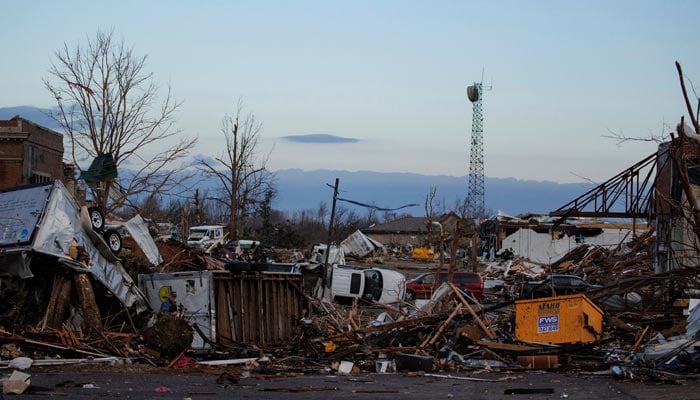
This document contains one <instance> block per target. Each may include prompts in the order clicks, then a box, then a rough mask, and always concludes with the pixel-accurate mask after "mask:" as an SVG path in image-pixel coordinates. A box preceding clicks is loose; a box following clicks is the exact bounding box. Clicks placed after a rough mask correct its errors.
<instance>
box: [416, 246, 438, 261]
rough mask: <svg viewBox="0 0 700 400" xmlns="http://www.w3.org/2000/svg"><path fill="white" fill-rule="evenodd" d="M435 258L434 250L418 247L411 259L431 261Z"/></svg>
mask: <svg viewBox="0 0 700 400" xmlns="http://www.w3.org/2000/svg"><path fill="white" fill-rule="evenodd" d="M433 257H435V253H434V252H433V249H429V248H427V247H416V248H415V249H413V253H411V258H413V259H414V260H430V259H432V258H433Z"/></svg>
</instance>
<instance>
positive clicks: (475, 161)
mask: <svg viewBox="0 0 700 400" xmlns="http://www.w3.org/2000/svg"><path fill="white" fill-rule="evenodd" d="M483 74H484V73H483V71H482V73H481V75H482V76H481V82H474V84H473V85H471V86H468V87H467V98H468V99H469V101H470V102H471V103H472V107H473V113H472V140H471V149H470V154H469V192H468V193H467V210H466V211H467V217H469V218H481V217H483V216H485V213H486V200H485V196H484V113H483V103H482V100H483V97H484V96H483V94H484V91H485V90H491V89H492V86H490V85H489V86H484V84H483V82H484V76H483Z"/></svg>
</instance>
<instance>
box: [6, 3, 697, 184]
mask: <svg viewBox="0 0 700 400" xmlns="http://www.w3.org/2000/svg"><path fill="white" fill-rule="evenodd" d="M0 6H2V10H3V12H2V13H0V37H2V38H3V40H2V49H3V50H2V54H3V60H2V62H0V82H2V84H1V85H0V88H2V89H1V90H0V107H12V106H20V105H30V106H36V107H52V106H54V105H55V100H54V99H53V98H52V97H51V95H50V94H49V93H48V91H47V90H46V89H45V88H44V86H43V83H42V79H43V78H47V77H48V76H49V75H48V69H49V67H50V65H51V63H52V59H53V53H54V52H55V51H56V50H58V49H60V48H61V47H63V46H64V44H65V45H68V46H69V47H75V46H78V45H84V44H85V43H86V41H87V38H89V37H93V36H94V35H95V33H96V32H97V31H98V30H99V29H102V30H112V31H113V32H114V34H115V35H117V36H118V37H120V38H123V40H124V42H125V43H127V44H128V45H130V46H133V48H134V51H135V53H136V54H138V55H147V56H148V60H147V65H146V69H147V70H149V71H151V72H153V74H154V76H155V79H156V81H157V82H158V84H159V85H161V87H162V88H163V89H164V88H165V87H166V86H167V85H168V84H170V85H171V87H172V90H173V94H174V96H175V97H176V98H177V99H179V100H182V101H183V105H182V107H181V108H180V110H179V112H178V114H177V127H178V128H179V129H180V130H181V131H182V135H183V136H189V137H191V136H196V137H198V138H199V142H198V145H197V148H196V149H194V150H193V154H201V155H208V156H216V155H218V153H219V152H220V151H221V148H222V143H223V137H222V134H221V132H220V128H221V121H222V118H223V117H224V116H225V115H226V114H229V115H231V114H234V113H235V111H236V105H237V103H238V101H239V99H241V100H242V101H243V103H244V104H245V111H246V112H250V113H253V114H254V115H255V117H256V119H257V120H258V121H260V122H261V123H262V125H263V128H262V131H261V140H260V153H261V154H267V153H268V152H270V153H269V154H270V155H269V159H268V164H267V166H268V168H270V169H271V170H279V169H288V168H300V169H304V170H317V169H339V170H349V171H364V170H366V171H378V172H414V173H421V174H428V175H450V176H464V175H466V174H467V172H468V168H469V143H470V136H471V124H472V104H471V103H470V102H469V101H468V100H467V97H466V88H467V86H469V85H471V84H473V83H474V82H476V81H482V79H483V82H484V84H485V85H488V86H490V87H491V88H492V90H490V91H487V92H485V93H484V100H483V107H484V163H485V175H487V176H490V177H498V178H506V177H512V178H518V179H530V180H548V181H555V182H580V181H584V180H592V181H596V182H600V181H604V180H606V179H607V178H609V177H612V176H613V175H615V174H617V173H618V172H620V171H622V170H623V169H625V168H626V167H628V166H630V165H632V164H634V163H635V162H636V161H639V160H641V159H643V158H644V157H645V156H647V155H649V154H651V153H652V152H653V151H654V150H655V147H656V145H655V144H654V143H653V142H647V141H634V142H625V143H622V144H619V143H618V141H617V140H614V139H611V138H609V137H607V136H613V135H624V136H628V137H642V138H646V137H649V136H650V135H661V134H663V133H668V132H670V131H672V129H673V128H672V127H673V126H675V124H676V123H677V122H678V121H679V120H680V117H681V116H682V115H683V114H684V111H685V107H684V103H683V100H682V97H681V92H680V89H679V84H678V77H677V74H676V70H675V66H674V62H675V61H676V60H677V61H679V62H680V63H681V64H682V65H683V68H684V72H685V75H686V76H687V78H688V79H689V80H690V82H698V85H700V52H699V51H698V50H699V49H700V46H698V44H699V40H700V39H698V35H697V32H696V25H697V15H700V2H697V1H639V0H635V1H585V2H582V1H567V0H561V1H534V0H533V1H526V2H524V1H430V2H427V1H422V2H418V1H345V2H341V1H304V0H299V1H280V2H273V1H245V2H242V1H204V2H197V3H195V2H186V1H148V2H143V1H130V0H126V1H120V2H104V1H70V0H65V1H26V0H22V1H12V0H0ZM699 90H700V88H699ZM303 135H318V136H312V137H311V138H312V139H314V138H316V139H319V140H304V141H294V140H293V139H294V137H296V136H303ZM327 135H332V136H336V137H340V138H343V139H344V140H342V141H340V142H339V143H328V140H327V138H328V136H327ZM307 139H308V138H307Z"/></svg>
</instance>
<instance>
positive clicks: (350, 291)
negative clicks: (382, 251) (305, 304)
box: [331, 265, 406, 303]
mask: <svg viewBox="0 0 700 400" xmlns="http://www.w3.org/2000/svg"><path fill="white" fill-rule="evenodd" d="M405 289H406V277H404V275H403V274H402V273H400V272H396V271H392V270H388V269H383V268H369V267H360V266H353V265H333V275H332V277H331V293H332V295H333V299H334V300H336V301H338V300H343V299H354V298H359V299H362V300H364V301H367V302H369V303H371V302H372V301H373V300H376V301H378V302H380V303H397V302H399V301H401V300H402V299H403V298H404V291H405Z"/></svg>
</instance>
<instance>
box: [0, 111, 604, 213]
mask: <svg viewBox="0 0 700 400" xmlns="http://www.w3.org/2000/svg"><path fill="white" fill-rule="evenodd" d="M48 111H49V110H48V109H41V108H37V107H31V106H18V107H4V108H3V107H0V119H10V118H12V117H14V116H15V115H20V116H21V117H23V118H25V119H28V120H30V121H32V122H35V123H37V124H39V125H42V126H45V127H47V128H50V129H56V130H58V129H59V127H58V126H57V124H56V123H55V121H54V120H52V119H51V118H50V117H49V116H48V115H47V112H48ZM124 172H125V171H122V175H123V173H124ZM274 174H275V181H276V186H277V190H278V195H277V198H276V199H275V200H274V202H273V208H275V209H278V210H282V211H299V210H308V209H313V210H315V209H317V208H318V206H319V204H320V203H321V202H325V203H326V204H327V205H328V207H329V208H330V205H331V202H332V196H333V190H332V188H329V187H328V186H326V184H331V185H332V184H333V183H334V181H335V178H339V179H340V195H341V197H344V198H347V199H350V200H355V201H359V202H362V203H366V204H374V205H376V206H378V207H383V208H396V207H400V206H402V205H405V204H409V203H417V204H419V206H417V207H411V208H405V209H403V210H401V211H400V212H401V213H403V212H406V213H410V214H413V215H415V216H420V215H423V214H424V203H425V196H426V194H427V193H428V190H429V188H430V186H435V187H436V188H437V197H438V199H439V200H440V202H441V203H442V204H444V208H445V209H446V210H451V209H453V208H454V206H455V203H456V202H457V201H460V199H463V198H464V197H465V195H466V193H467V178H466V177H465V176H462V177H455V176H445V175H421V174H415V173H382V172H371V171H359V172H350V171H333V170H316V171H303V170H300V169H283V170H278V171H275V172H274ZM216 184H217V182H215V181H214V180H210V181H202V182H200V185H199V186H200V189H204V190H206V189H207V188H209V189H213V188H215V187H216ZM485 186H486V208H487V209H488V210H491V211H493V212H497V211H503V212H505V213H507V214H511V215H517V214H521V213H527V212H534V213H546V212H549V211H553V210H556V209H557V208H559V207H561V206H562V205H564V204H566V203H568V202H569V201H570V200H572V199H574V198H576V197H577V196H579V195H580V194H582V193H584V192H585V191H587V190H589V189H590V188H591V184H590V183H569V184H560V183H556V182H547V181H529V180H519V179H514V178H488V177H487V178H486V181H485ZM339 204H340V205H342V206H345V207H348V208H353V209H356V210H357V211H358V212H359V213H360V214H365V213H366V211H365V210H364V209H362V208H360V207H357V206H353V205H351V204H348V203H342V202H341V203H339Z"/></svg>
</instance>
